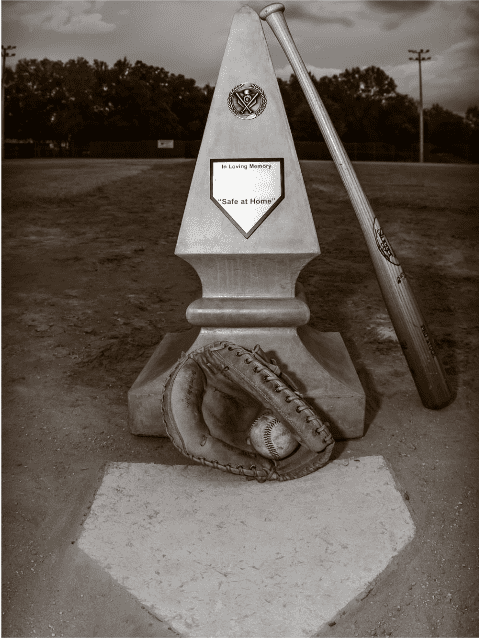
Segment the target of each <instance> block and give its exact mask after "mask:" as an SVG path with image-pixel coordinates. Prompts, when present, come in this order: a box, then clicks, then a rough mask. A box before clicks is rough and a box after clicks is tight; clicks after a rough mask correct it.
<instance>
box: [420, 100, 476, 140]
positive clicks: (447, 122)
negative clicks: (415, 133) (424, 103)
mask: <svg viewBox="0 0 479 638" xmlns="http://www.w3.org/2000/svg"><path fill="white" fill-rule="evenodd" d="M424 115H425V122H426V139H427V140H428V141H429V142H430V143H431V144H434V145H435V146H438V147H440V148H442V149H444V150H452V149H453V148H454V147H455V146H456V145H457V144H467V143H468V141H469V137H470V129H469V127H468V124H467V122H466V120H465V119H464V118H462V117H461V116H460V115H458V114H457V113H453V112H452V111H449V110H448V109H445V108H443V107H442V106H440V105H439V104H433V105H432V107H431V108H430V109H425V111H424Z"/></svg>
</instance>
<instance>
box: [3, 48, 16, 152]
mask: <svg viewBox="0 0 479 638" xmlns="http://www.w3.org/2000/svg"><path fill="white" fill-rule="evenodd" d="M16 48H17V47H12V46H8V47H4V46H3V44H2V162H3V160H4V159H5V66H6V63H7V58H13V57H14V56H15V53H9V51H11V50H12V49H16Z"/></svg>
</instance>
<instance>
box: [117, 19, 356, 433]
mask: <svg viewBox="0 0 479 638" xmlns="http://www.w3.org/2000/svg"><path fill="white" fill-rule="evenodd" d="M175 254H176V255H177V256H178V257H180V258H182V259H185V260H186V261H187V262H188V263H189V264H191V265H192V266H193V268H195V270H196V272H197V273H198V275H199V277H200V279H201V283H202V287H203V292H202V297H201V299H196V300H195V301H193V302H192V303H191V304H190V305H189V307H188V309H187V311H186V318H187V320H188V321H189V323H190V324H192V326H194V327H193V328H192V329H191V330H189V331H187V332H183V333H178V334H174V333H169V334H167V335H165V337H164V338H163V340H162V341H161V343H160V344H159V346H158V347H157V348H156V350H155V352H154V353H153V355H152V357H151V358H150V360H149V361H148V363H147V364H146V366H145V368H144V369H143V370H142V372H141V373H140V375H139V376H138V378H137V379H136V381H135V383H134V384H133V386H132V387H131V389H130V391H129V393H128V403H129V418H130V429H131V432H132V433H133V434H137V435H143V436H166V431H165V429H164V424H163V420H162V416H161V395H162V393H163V387H164V383H165V380H166V378H167V377H168V374H169V372H170V370H171V368H172V367H173V366H174V364H175V363H176V361H177V360H178V358H179V357H180V356H181V354H182V352H188V351H189V350H194V349H196V348H198V347H200V346H203V345H205V344H208V343H211V342H213V341H218V340H228V341H232V342H233V343H237V344H239V345H242V346H244V347H246V348H253V347H254V346H255V345H256V344H260V345H261V348H262V349H263V350H264V351H265V352H266V354H267V355H268V356H269V357H270V358H275V359H277V360H278V362H279V363H280V365H281V366H282V368H283V369H284V371H285V372H286V373H287V374H288V375H289V376H290V377H291V378H292V379H293V381H294V382H295V383H296V385H297V386H298V388H299V391H300V392H302V393H303V395H304V397H305V399H306V400H307V401H308V402H310V403H311V404H312V406H313V407H314V409H315V410H316V411H317V412H318V414H319V415H320V416H322V417H324V418H325V419H326V420H327V421H328V422H329V423H330V430H331V433H332V434H333V436H334V438H335V439H349V438H355V437H360V436H362V434H363V430H364V415H365V395H364V391H363V389H362V386H361V384H360V382H359V379H358V376H357V374H356V371H355V369H354V366H353V364H352V361H351V359H350V357H349V354H348V352H347V350H346V347H345V345H344V342H343V340H342V338H341V336H340V334H339V333H337V332H319V331H317V330H314V329H312V328H310V327H309V326H307V323H308V321H309V317H310V311H309V308H308V305H307V301H306V297H305V294H304V292H303V290H302V289H301V287H300V286H298V285H297V283H296V280H297V277H298V275H299V273H300V271H301V270H302V268H303V267H304V266H305V265H306V264H307V263H308V262H310V261H311V260H312V259H314V258H315V257H317V256H318V255H319V254H320V249H319V244H318V239H317V235H316V229H315V226H314V222H313V218H312V215H311V210H310V206H309V201H308V197H307V194H306V189H305V186H304V182H303V177H302V174H301V168H300V165H299V161H298V158H297V155H296V151H295V147H294V143H293V138H292V136H291V131H290V129H289V125H288V121H287V117H286V112H285V109H284V105H283V101H282V98H281V94H280V91H279V87H278V82H277V79H276V76H275V73H274V69H273V65H272V62H271V58H270V55H269V51H268V47H267V44H266V40H265V37H264V34H263V28H262V25H261V21H260V19H259V16H258V15H257V13H256V12H255V11H254V10H253V9H251V8H250V7H248V6H245V7H242V8H241V9H240V10H239V11H238V12H237V13H236V14H235V16H234V19H233V23H232V26H231V31H230V35H229V38H228V42H227V45H226V51H225V54H224V58H223V62H222V65H221V69H220V73H219V77H218V81H217V84H216V89H215V92H214V96H213V101H212V104H211V108H210V112H209V116H208V121H207V124H206V128H205V132H204V135H203V140H202V144H201V148H200V151H199V154H198V159H197V162H196V168H195V171H194V175H193V179H192V183H191V187H190V191H189V195H188V200H187V203H186V207H185V212H184V215H183V220H182V224H181V228H180V232H179V236H178V242H177V245H176V250H175Z"/></svg>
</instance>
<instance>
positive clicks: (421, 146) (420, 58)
mask: <svg viewBox="0 0 479 638" xmlns="http://www.w3.org/2000/svg"><path fill="white" fill-rule="evenodd" d="M408 51H409V53H415V54H416V55H417V58H409V59H410V60H414V61H415V62H419V161H420V162H421V163H422V162H424V115H423V107H422V70H421V62H424V61H426V60H430V59H431V58H430V57H429V58H426V57H424V55H425V54H426V53H429V49H426V50H425V51H424V49H420V50H419V51H415V50H414V49H408Z"/></svg>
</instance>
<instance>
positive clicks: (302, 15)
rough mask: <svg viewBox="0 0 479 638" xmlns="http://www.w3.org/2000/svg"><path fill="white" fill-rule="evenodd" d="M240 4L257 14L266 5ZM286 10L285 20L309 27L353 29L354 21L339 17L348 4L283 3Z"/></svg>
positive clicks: (252, 0) (345, 16)
mask: <svg viewBox="0 0 479 638" xmlns="http://www.w3.org/2000/svg"><path fill="white" fill-rule="evenodd" d="M241 4H247V5H248V6H250V7H251V8H252V9H254V10H255V11H257V12H258V13H259V12H260V11H261V9H263V8H264V7H265V6H266V5H265V3H264V2H256V1H255V0H251V1H245V2H242V3H241ZM283 4H284V6H285V8H286V19H287V20H288V22H289V21H290V20H303V21H305V22H307V23H308V24H310V25H322V24H338V25H340V26H342V27H353V26H354V24H355V23H354V20H352V19H351V18H350V17H349V16H347V15H341V14H343V13H345V11H344V9H345V5H347V4H349V3H344V2H306V3H302V2H301V3H299V2H284V3H283Z"/></svg>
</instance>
